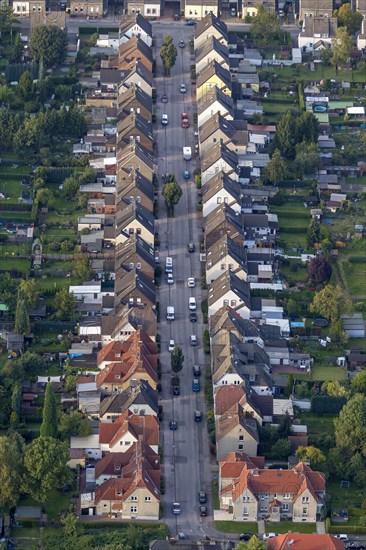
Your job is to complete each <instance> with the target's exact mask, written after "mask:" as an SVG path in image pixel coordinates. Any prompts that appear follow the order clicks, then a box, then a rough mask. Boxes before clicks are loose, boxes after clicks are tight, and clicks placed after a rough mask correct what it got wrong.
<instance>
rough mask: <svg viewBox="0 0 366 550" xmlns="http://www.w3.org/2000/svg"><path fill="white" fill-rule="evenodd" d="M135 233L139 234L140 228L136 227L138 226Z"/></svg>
mask: <svg viewBox="0 0 366 550" xmlns="http://www.w3.org/2000/svg"><path fill="white" fill-rule="evenodd" d="M136 233H137V235H141V229H140V227H138V228H137V229H136Z"/></svg>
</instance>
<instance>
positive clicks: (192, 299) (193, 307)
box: [188, 296, 197, 311]
mask: <svg viewBox="0 0 366 550" xmlns="http://www.w3.org/2000/svg"><path fill="white" fill-rule="evenodd" d="M188 307H189V309H190V310H191V311H196V309H197V302H196V298H195V297H194V296H191V297H190V298H189V302H188Z"/></svg>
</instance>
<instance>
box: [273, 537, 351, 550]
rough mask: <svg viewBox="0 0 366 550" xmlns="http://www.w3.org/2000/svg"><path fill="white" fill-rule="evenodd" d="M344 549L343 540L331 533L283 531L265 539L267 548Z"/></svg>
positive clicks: (282, 549) (297, 549)
mask: <svg viewBox="0 0 366 550" xmlns="http://www.w3.org/2000/svg"><path fill="white" fill-rule="evenodd" d="M288 548H291V550H309V548H311V550H344V542H342V541H341V540H338V539H336V538H335V537H334V536H333V535H317V534H314V535H301V534H299V533H297V534H296V533H285V534H284V535H278V536H277V537H274V538H272V539H269V540H268V541H267V550H288Z"/></svg>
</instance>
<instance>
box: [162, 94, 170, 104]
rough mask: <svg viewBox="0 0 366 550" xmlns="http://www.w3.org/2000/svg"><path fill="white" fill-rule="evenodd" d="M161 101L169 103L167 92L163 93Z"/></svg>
mask: <svg viewBox="0 0 366 550" xmlns="http://www.w3.org/2000/svg"><path fill="white" fill-rule="evenodd" d="M161 102H162V103H168V96H167V95H166V94H163V95H162V96H161Z"/></svg>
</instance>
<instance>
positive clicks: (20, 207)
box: [0, 202, 32, 212]
mask: <svg viewBox="0 0 366 550" xmlns="http://www.w3.org/2000/svg"><path fill="white" fill-rule="evenodd" d="M0 210H5V211H7V212H30V211H31V210H32V205H31V204H25V203H11V202H6V203H5V202H0Z"/></svg>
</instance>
